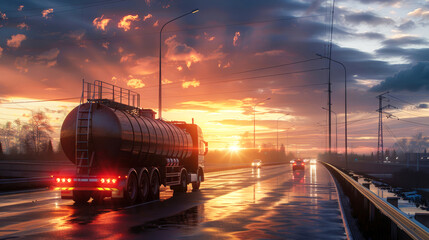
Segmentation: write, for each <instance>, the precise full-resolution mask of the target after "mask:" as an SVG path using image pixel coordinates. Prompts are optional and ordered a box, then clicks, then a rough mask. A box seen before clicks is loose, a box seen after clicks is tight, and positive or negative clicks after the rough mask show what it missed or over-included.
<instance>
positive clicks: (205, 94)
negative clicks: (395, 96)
mask: <svg viewBox="0 0 429 240" xmlns="http://www.w3.org/2000/svg"><path fill="white" fill-rule="evenodd" d="M326 84H327V83H316V84H304V85H294V86H288V87H286V88H284V89H289V88H301V87H311V86H321V85H326ZM252 91H255V89H250V90H237V91H229V92H218V93H210V94H209V96H212V95H220V94H226V93H240V92H252ZM196 96H208V94H207V93H203V94H192V95H183V94H180V95H169V96H166V97H164V98H173V97H174V98H177V97H196ZM149 98H150V97H146V98H145V97H143V98H141V99H149Z"/></svg>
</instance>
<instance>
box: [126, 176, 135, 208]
mask: <svg viewBox="0 0 429 240" xmlns="http://www.w3.org/2000/svg"><path fill="white" fill-rule="evenodd" d="M137 197H138V182H137V176H136V174H135V173H134V172H133V173H131V174H130V175H129V176H128V180H127V186H126V189H125V199H126V200H127V202H128V203H129V204H134V203H135V202H136V201H137Z"/></svg>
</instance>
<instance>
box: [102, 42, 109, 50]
mask: <svg viewBox="0 0 429 240" xmlns="http://www.w3.org/2000/svg"><path fill="white" fill-rule="evenodd" d="M109 44H110V43H109V42H104V43H102V44H101V46H103V47H104V48H105V49H109Z"/></svg>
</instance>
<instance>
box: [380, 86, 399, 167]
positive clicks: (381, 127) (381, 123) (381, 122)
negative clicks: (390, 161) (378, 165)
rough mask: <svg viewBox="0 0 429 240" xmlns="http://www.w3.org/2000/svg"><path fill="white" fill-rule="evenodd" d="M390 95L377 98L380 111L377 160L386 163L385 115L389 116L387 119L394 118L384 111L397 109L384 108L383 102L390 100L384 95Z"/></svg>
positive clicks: (389, 106)
mask: <svg viewBox="0 0 429 240" xmlns="http://www.w3.org/2000/svg"><path fill="white" fill-rule="evenodd" d="M386 94H389V92H385V93H382V94H380V95H378V96H377V97H376V98H378V109H377V110H376V111H377V112H378V144H377V160H378V161H379V162H383V161H384V141H383V113H385V114H387V117H388V118H389V117H392V116H393V115H392V114H390V113H387V112H384V111H383V110H384V109H388V108H396V107H395V106H392V105H390V104H388V105H386V106H383V100H384V99H387V102H388V101H389V99H388V98H387V97H385V96H384V95H386Z"/></svg>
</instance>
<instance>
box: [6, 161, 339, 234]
mask: <svg viewBox="0 0 429 240" xmlns="http://www.w3.org/2000/svg"><path fill="white" fill-rule="evenodd" d="M188 188H189V189H190V188H191V186H190V185H189V186H188ZM15 238H25V239H118V238H121V239H143V238H144V239H147V238H150V239H345V238H346V235H345V231H344V227H343V221H342V218H341V213H340V210H339V207H338V201H337V193H336V191H335V186H334V183H333V180H332V179H331V177H330V175H329V173H328V171H327V170H326V169H325V168H324V167H323V166H322V165H319V164H317V165H307V166H306V169H305V170H304V171H295V172H293V171H292V169H291V166H290V165H289V164H287V165H276V166H265V167H263V168H262V169H255V170H253V169H251V168H246V169H238V170H228V171H222V172H212V173H207V174H206V181H205V182H204V183H203V184H202V185H201V190H200V191H198V192H192V191H188V192H187V193H186V194H180V195H173V192H172V191H171V190H169V189H163V191H162V192H161V200H160V201H155V202H150V203H144V204H140V205H135V206H124V205H118V204H117V203H114V202H112V201H110V200H109V199H106V200H105V201H104V203H103V204H102V205H94V204H92V203H88V204H87V205H84V206H74V205H73V201H71V200H61V199H60V196H59V193H58V192H53V191H39V192H31V193H20V194H14V195H3V196H0V239H15Z"/></svg>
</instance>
